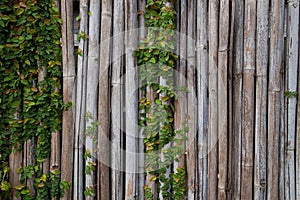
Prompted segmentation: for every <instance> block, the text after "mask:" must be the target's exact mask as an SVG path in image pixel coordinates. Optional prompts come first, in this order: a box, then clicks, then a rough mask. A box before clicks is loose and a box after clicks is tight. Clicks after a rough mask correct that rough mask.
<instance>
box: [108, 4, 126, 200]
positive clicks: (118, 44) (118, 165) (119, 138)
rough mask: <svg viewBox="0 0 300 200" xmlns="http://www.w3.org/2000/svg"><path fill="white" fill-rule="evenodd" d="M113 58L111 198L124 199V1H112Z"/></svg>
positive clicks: (114, 199) (115, 199)
mask: <svg viewBox="0 0 300 200" xmlns="http://www.w3.org/2000/svg"><path fill="white" fill-rule="evenodd" d="M113 13H114V15H113V16H114V17H113V37H114V40H113V41H112V42H113V48H112V51H113V59H112V79H111V85H112V88H111V93H112V95H111V112H112V117H111V120H112V121H111V144H112V147H111V166H112V170H111V174H112V176H111V190H112V191H111V192H112V199H113V200H122V199H124V196H123V195H124V194H123V186H122V185H123V181H124V177H123V170H124V169H123V167H124V164H123V162H124V157H123V155H122V146H123V145H124V144H123V142H124V141H123V126H122V124H123V122H122V121H123V111H122V106H121V105H122V103H123V96H122V90H123V80H122V79H121V74H122V68H123V60H122V54H123V52H124V45H123V44H124V43H123V41H124V36H123V34H122V32H123V31H124V20H123V18H124V1H123V0H117V1H114V5H113Z"/></svg>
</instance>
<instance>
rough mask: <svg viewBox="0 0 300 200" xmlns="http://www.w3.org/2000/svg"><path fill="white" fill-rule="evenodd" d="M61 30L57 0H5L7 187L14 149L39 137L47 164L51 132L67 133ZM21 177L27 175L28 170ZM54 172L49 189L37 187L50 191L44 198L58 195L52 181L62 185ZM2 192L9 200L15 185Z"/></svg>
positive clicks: (1, 5)
mask: <svg viewBox="0 0 300 200" xmlns="http://www.w3.org/2000/svg"><path fill="white" fill-rule="evenodd" d="M60 27H61V19H60V16H59V10H58V8H57V7H56V6H55V4H54V1H53V0H50V1H49V0H39V1H37V0H22V1H10V0H2V1H1V2H0V175H1V177H0V181H1V182H2V183H4V182H5V181H6V180H7V175H5V174H6V169H7V166H6V163H7V161H8V156H9V154H10V153H11V152H12V150H13V149H14V151H17V150H20V149H22V145H23V144H24V142H25V141H27V140H28V139H32V138H35V139H34V141H35V142H36V144H35V145H36V148H35V149H36V152H35V153H36V155H35V156H36V159H37V160H43V159H45V158H47V157H48V156H49V155H50V151H51V143H50V141H51V133H52V132H55V131H58V130H60V129H61V115H62V111H63V110H64V109H67V107H68V106H69V105H65V104H64V103H63V100H62V94H61V93H60V92H59V90H60V89H61V84H60V80H61V76H62V72H61V71H62V70H61V48H60V46H59V45H60V38H61V33H60ZM27 167H29V166H27ZM31 172H32V173H34V174H35V177H36V178H41V176H43V175H39V170H38V169H36V167H35V168H34V169H32V170H31ZM20 173H21V175H24V173H25V168H24V169H21V170H20ZM55 173H56V174H57V173H58V172H54V174H55ZM54 174H53V173H50V174H47V175H45V176H46V179H44V178H43V179H42V180H43V182H45V184H44V185H45V187H39V186H41V184H40V185H39V186H38V185H37V187H35V188H36V190H37V192H36V193H37V194H39V192H38V191H40V190H41V189H42V188H43V189H45V190H46V192H44V193H43V194H44V196H48V197H50V196H53V194H52V195H50V193H51V192H50V191H49V188H50V186H49V185H48V183H49V184H53V183H55V182H57V181H58V179H57V177H59V176H58V175H54ZM25 177H26V176H25ZM44 180H45V181H44ZM62 184H66V183H62ZM24 188H26V186H25V185H24V187H23V186H22V187H21V188H19V189H20V191H21V192H20V195H25V193H26V190H24ZM63 188H66V187H63ZM1 190H2V192H1V193H0V199H5V198H7V195H8V193H9V187H8V188H6V189H3V188H1ZM56 194H57V196H58V197H59V196H60V195H61V194H62V191H61V190H60V189H59V190H58V191H57V193H56ZM26 195H27V194H26ZM29 196H30V195H29ZM32 198H34V197H32ZM36 198H37V197H36ZM41 199H45V198H41Z"/></svg>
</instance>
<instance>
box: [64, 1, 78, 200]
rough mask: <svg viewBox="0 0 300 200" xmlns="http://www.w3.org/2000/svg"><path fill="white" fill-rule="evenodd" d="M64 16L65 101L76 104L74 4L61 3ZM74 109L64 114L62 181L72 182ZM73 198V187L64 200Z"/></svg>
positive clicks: (69, 2)
mask: <svg viewBox="0 0 300 200" xmlns="http://www.w3.org/2000/svg"><path fill="white" fill-rule="evenodd" d="M61 16H62V23H63V24H62V55H63V86H64V87H63V101H64V103H68V102H72V103H74V92H75V87H74V81H75V74H76V72H75V58H74V37H73V2H72V1H67V0H62V1H61ZM73 115H74V113H73V108H72V107H70V108H69V109H68V110H67V111H64V112H63V121H62V124H63V127H62V138H61V141H62V146H61V179H63V180H66V181H69V182H72V181H73V170H70V166H73V138H74V121H73ZM71 198H72V187H71V189H70V191H68V192H66V194H65V196H64V197H63V198H62V199H65V200H68V199H71Z"/></svg>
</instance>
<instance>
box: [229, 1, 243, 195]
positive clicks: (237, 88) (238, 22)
mask: <svg viewBox="0 0 300 200" xmlns="http://www.w3.org/2000/svg"><path fill="white" fill-rule="evenodd" d="M234 13H235V14H234V18H235V21H234V35H236V37H234V41H233V57H234V60H233V69H232V73H233V80H232V81H233V84H232V85H233V98H232V103H233V105H234V106H233V114H232V119H233V124H232V129H233V133H232V134H233V145H234V146H235V147H236V148H233V149H232V150H233V151H232V155H233V156H232V157H234V159H233V160H232V165H231V166H232V167H231V168H232V171H233V174H232V175H233V179H232V185H233V186H232V198H233V199H240V195H241V162H242V158H241V152H242V149H241V144H242V85H243V77H242V68H243V49H244V46H243V41H244V31H243V25H244V2H243V1H235V10H234Z"/></svg>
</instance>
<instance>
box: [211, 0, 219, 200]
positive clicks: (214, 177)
mask: <svg viewBox="0 0 300 200" xmlns="http://www.w3.org/2000/svg"><path fill="white" fill-rule="evenodd" d="M208 16H209V72H208V79H209V80H208V85H209V125H208V128H209V130H208V132H209V137H208V151H209V152H208V153H209V155H208V169H209V170H208V180H209V183H208V198H209V199H217V198H218V159H217V158H218V145H217V141H218V123H219V121H218V79H217V76H218V74H217V73H218V72H217V70H218V44H219V41H218V30H219V22H218V19H219V0H212V1H211V2H209V8H208Z"/></svg>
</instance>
